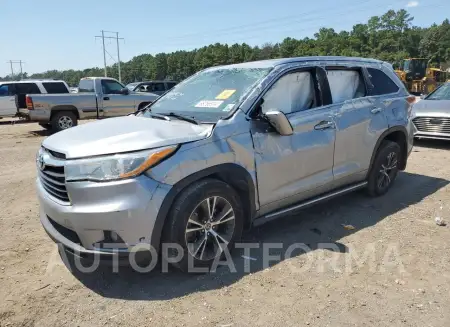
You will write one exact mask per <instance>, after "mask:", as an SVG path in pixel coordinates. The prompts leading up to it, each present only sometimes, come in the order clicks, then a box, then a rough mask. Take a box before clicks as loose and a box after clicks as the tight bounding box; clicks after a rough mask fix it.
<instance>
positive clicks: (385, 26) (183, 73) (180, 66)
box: [0, 9, 450, 86]
mask: <svg viewBox="0 0 450 327" xmlns="http://www.w3.org/2000/svg"><path fill="white" fill-rule="evenodd" d="M412 21H413V17H411V16H410V15H409V13H408V12H407V11H406V10H403V9H402V10H398V11H394V10H389V11H388V12H386V13H385V14H384V15H382V16H373V17H371V18H370V19H369V21H368V22H367V24H356V25H355V26H353V29H352V30H351V31H341V32H339V33H338V32H336V31H335V30H334V29H333V28H325V27H322V28H320V29H319V31H318V32H317V33H315V34H314V38H304V39H294V38H290V37H288V38H285V39H284V40H283V41H282V42H281V43H276V44H271V43H266V44H263V45H262V46H260V47H258V46H256V47H251V46H250V45H248V44H246V43H242V44H237V43H236V44H233V45H227V44H220V43H216V44H211V45H209V46H205V47H202V48H200V49H195V50H192V51H176V52H172V53H168V54H167V53H158V54H156V55H155V56H152V55H150V54H142V55H139V56H136V57H134V58H133V59H131V60H130V61H128V62H124V63H122V81H123V82H124V83H130V82H134V81H142V80H152V79H171V80H177V81H180V80H182V79H184V78H186V77H188V76H190V75H192V74H194V73H195V72H197V71H199V70H201V69H204V68H207V67H211V66H217V65H226V64H234V63H240V62H245V61H253V60H264V59H271V58H286V57H298V56H316V55H323V56H331V55H332V56H358V57H370V58H377V59H381V60H385V61H389V62H391V63H393V64H397V65H399V64H400V63H401V61H402V59H405V58H409V57H424V58H428V59H431V61H432V63H433V64H434V65H435V66H436V65H439V64H444V63H445V62H450V22H449V20H448V19H446V20H445V21H444V22H443V23H442V24H440V25H436V24H435V25H432V26H430V27H429V28H420V27H416V26H413V25H412ZM103 75H104V71H103V68H97V67H95V68H89V69H85V70H65V71H58V70H50V71H47V72H44V73H39V74H32V75H29V76H28V75H26V73H24V76H23V77H24V78H55V79H63V80H65V81H67V82H68V83H69V84H70V85H72V86H75V85H77V84H78V81H79V80H80V78H82V77H88V76H103ZM108 76H111V77H114V78H118V71H117V65H116V64H115V65H112V66H110V67H108ZM10 77H11V76H6V77H4V78H0V81H1V80H8V79H9V78H10Z"/></svg>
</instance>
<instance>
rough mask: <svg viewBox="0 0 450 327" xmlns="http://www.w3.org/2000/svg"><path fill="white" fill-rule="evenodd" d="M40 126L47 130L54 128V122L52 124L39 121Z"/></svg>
mask: <svg viewBox="0 0 450 327" xmlns="http://www.w3.org/2000/svg"><path fill="white" fill-rule="evenodd" d="M39 126H41V127H43V128H45V129H47V130H49V129H52V124H50V123H39Z"/></svg>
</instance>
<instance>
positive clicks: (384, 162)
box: [367, 141, 402, 196]
mask: <svg viewBox="0 0 450 327" xmlns="http://www.w3.org/2000/svg"><path fill="white" fill-rule="evenodd" d="M401 159H402V158H401V149H400V146H399V145H398V144H397V143H395V142H391V141H383V143H381V146H380V148H379V149H378V152H377V154H376V156H375V160H374V162H373V165H372V168H371V170H370V172H369V176H368V179H367V182H368V185H367V191H368V193H369V195H370V196H380V195H383V194H385V193H386V192H387V191H388V190H389V189H390V188H391V186H392V184H393V183H394V181H395V178H396V177H397V174H398V170H399V169H398V163H399V162H400V161H401Z"/></svg>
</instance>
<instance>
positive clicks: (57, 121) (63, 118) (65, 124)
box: [50, 111, 78, 132]
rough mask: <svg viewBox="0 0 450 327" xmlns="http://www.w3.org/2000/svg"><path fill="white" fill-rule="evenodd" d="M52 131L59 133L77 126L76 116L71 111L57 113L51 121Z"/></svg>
mask: <svg viewBox="0 0 450 327" xmlns="http://www.w3.org/2000/svg"><path fill="white" fill-rule="evenodd" d="M50 123H51V125H52V130H53V131H54V132H59V131H62V130H65V129H68V128H71V127H73V126H77V124H78V120H77V116H76V115H75V114H74V113H73V112H71V111H59V112H57V113H55V114H54V115H53V116H52V119H51V122H50Z"/></svg>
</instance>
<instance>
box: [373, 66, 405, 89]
mask: <svg viewBox="0 0 450 327" xmlns="http://www.w3.org/2000/svg"><path fill="white" fill-rule="evenodd" d="M367 71H368V72H369V78H370V81H371V82H372V84H373V86H374V88H373V90H372V94H373V95H382V94H389V93H395V92H397V91H398V89H399V87H398V86H397V84H395V83H394V81H393V80H391V79H390V78H389V76H387V75H386V74H385V73H383V72H382V71H381V70H378V69H375V68H367Z"/></svg>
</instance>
